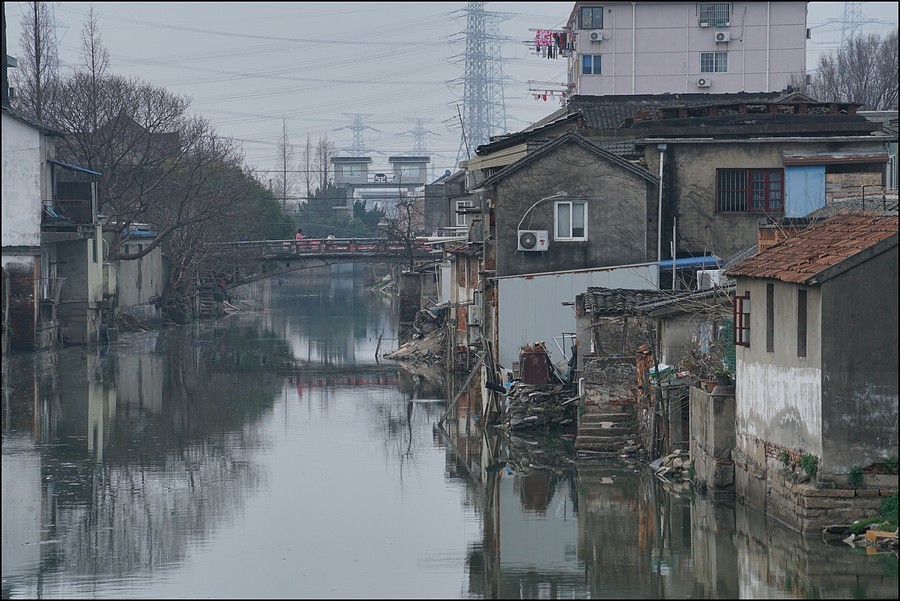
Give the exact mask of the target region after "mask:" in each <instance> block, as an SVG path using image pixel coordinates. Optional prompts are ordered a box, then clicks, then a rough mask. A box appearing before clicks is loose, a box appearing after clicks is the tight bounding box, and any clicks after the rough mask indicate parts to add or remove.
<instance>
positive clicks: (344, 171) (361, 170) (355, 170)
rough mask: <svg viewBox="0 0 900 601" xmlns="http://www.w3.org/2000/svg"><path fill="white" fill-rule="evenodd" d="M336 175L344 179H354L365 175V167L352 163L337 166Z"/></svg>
mask: <svg viewBox="0 0 900 601" xmlns="http://www.w3.org/2000/svg"><path fill="white" fill-rule="evenodd" d="M338 174H339V175H342V176H344V177H356V176H360V175H365V174H366V168H365V165H355V164H353V163H351V164H349V165H338Z"/></svg>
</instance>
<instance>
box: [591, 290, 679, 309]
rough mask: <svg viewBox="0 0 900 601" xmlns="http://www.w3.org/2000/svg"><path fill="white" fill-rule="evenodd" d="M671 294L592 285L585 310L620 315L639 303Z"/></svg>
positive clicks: (657, 299) (653, 300)
mask: <svg viewBox="0 0 900 601" xmlns="http://www.w3.org/2000/svg"><path fill="white" fill-rule="evenodd" d="M670 296H671V294H667V293H666V292H659V291H657V290H632V289H629V288H595V287H590V288H588V289H587V292H585V296H584V310H585V311H586V312H588V313H593V314H595V315H619V314H621V313H626V312H633V311H634V310H635V308H636V307H637V306H638V305H643V304H646V303H652V302H656V301H659V300H663V299H665V298H668V297H670Z"/></svg>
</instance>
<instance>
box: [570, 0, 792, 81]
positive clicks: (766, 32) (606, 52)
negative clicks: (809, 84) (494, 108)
mask: <svg viewBox="0 0 900 601" xmlns="http://www.w3.org/2000/svg"><path fill="white" fill-rule="evenodd" d="M807 4H808V3H807V2H576V3H575V6H574V8H573V10H572V14H571V16H570V17H569V21H568V24H567V26H566V29H565V30H564V31H562V32H560V33H561V34H563V35H560V36H557V38H556V41H557V43H558V44H559V43H562V44H564V46H563V47H562V48H561V49H560V52H561V54H562V55H564V56H565V57H567V58H568V83H569V93H570V94H581V95H588V96H607V95H622V94H665V93H673V94H674V93H698V92H699V93H703V92H709V93H714V94H723V93H733V92H771V91H779V90H783V89H785V88H786V87H787V86H788V85H789V84H790V82H791V77H792V76H793V75H798V76H799V75H801V74H805V73H806V40H807V37H808V31H807V26H806V17H807V10H806V9H807ZM804 76H805V75H804Z"/></svg>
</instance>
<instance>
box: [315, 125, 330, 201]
mask: <svg viewBox="0 0 900 601" xmlns="http://www.w3.org/2000/svg"><path fill="white" fill-rule="evenodd" d="M334 154H335V146H334V142H332V141H331V140H329V139H328V134H324V135H323V136H322V137H321V138H319V143H318V145H317V146H316V159H315V163H316V164H315V171H316V175H317V176H318V186H317V187H318V188H319V190H325V189H326V188H328V186H329V185H330V184H331V183H332V182H333V179H332V177H331V157H333V156H334Z"/></svg>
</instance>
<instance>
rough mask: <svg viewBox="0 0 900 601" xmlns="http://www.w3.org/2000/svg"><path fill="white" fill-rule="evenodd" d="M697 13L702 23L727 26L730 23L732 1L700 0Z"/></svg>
mask: <svg viewBox="0 0 900 601" xmlns="http://www.w3.org/2000/svg"><path fill="white" fill-rule="evenodd" d="M697 13H698V16H699V18H700V22H701V23H706V24H707V25H715V26H716V27H725V26H726V25H730V21H731V3H730V2H700V3H699V4H698V6H697Z"/></svg>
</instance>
